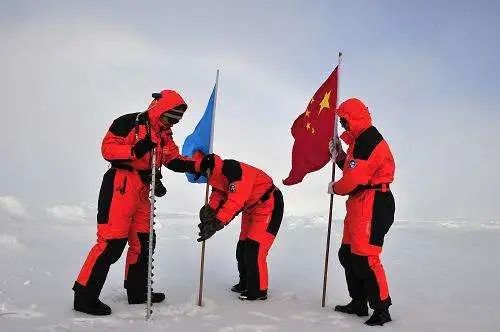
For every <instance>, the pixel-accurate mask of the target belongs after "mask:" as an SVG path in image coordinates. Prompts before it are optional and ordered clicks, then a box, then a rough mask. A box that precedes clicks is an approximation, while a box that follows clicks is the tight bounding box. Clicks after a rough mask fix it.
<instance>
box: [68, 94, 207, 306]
mask: <svg viewBox="0 0 500 332" xmlns="http://www.w3.org/2000/svg"><path fill="white" fill-rule="evenodd" d="M152 96H153V101H152V102H151V104H150V105H149V107H148V109H147V111H146V112H143V113H132V114H126V115H123V116H121V117H119V118H117V119H116V120H114V121H113V123H112V124H111V126H110V128H109V130H108V132H107V133H106V135H105V136H104V139H103V141H102V146H101V152H102V156H103V157H104V159H105V160H107V161H109V162H110V164H111V165H110V168H109V169H108V170H107V172H106V173H105V174H104V177H103V180H102V184H101V190H100V192H99V199H98V208H97V210H98V211H97V243H96V244H95V245H94V246H93V247H92V249H91V250H90V252H89V254H88V256H87V259H86V260H85V263H84V264H83V266H82V268H81V271H80V274H79V275H78V277H77V280H76V282H75V283H74V286H73V290H74V292H75V296H74V309H75V310H77V311H81V312H85V313H88V314H92V315H109V314H111V309H110V307H109V306H107V305H106V304H104V303H102V302H101V301H100V300H99V294H100V293H101V290H102V287H103V285H104V282H105V280H106V276H107V274H108V271H109V268H110V266H111V264H113V263H115V262H116V261H117V260H118V259H119V258H120V256H121V254H122V252H123V250H124V248H125V245H126V244H127V242H128V244H129V247H128V252H127V258H126V267H125V282H124V285H125V288H126V289H127V298H128V302H129V303H130V304H136V303H145V301H146V291H147V279H148V276H147V262H148V257H149V256H148V248H149V230H150V225H149V219H150V211H151V206H150V201H149V186H150V184H151V168H152V167H156V168H157V170H156V175H157V179H156V187H155V195H156V196H158V197H161V196H163V195H165V193H166V189H165V187H164V186H163V184H162V183H161V180H160V179H161V178H162V175H161V172H160V167H161V166H162V165H164V166H166V167H167V168H169V169H170V170H173V171H176V172H191V173H196V172H199V166H200V162H201V157H202V156H200V158H199V159H196V158H193V159H190V158H185V157H182V156H181V155H180V154H179V149H178V147H177V145H176V144H175V142H174V141H173V139H172V130H171V127H172V126H173V125H174V124H176V123H177V122H179V120H180V119H181V118H182V115H183V113H184V112H185V111H186V109H187V106H186V103H185V102H184V100H183V99H182V97H181V96H180V95H179V94H178V93H177V92H175V91H173V90H164V91H162V92H161V93H154V94H153V95H152ZM153 148H156V150H155V151H156V164H155V165H151V155H152V151H153ZM154 239H155V240H156V234H154ZM155 240H154V241H153V247H154V245H155V242H156V241H155ZM164 299H165V294H164V293H153V294H152V302H161V301H163V300H164Z"/></svg>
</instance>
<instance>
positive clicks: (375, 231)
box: [338, 185, 395, 309]
mask: <svg viewBox="0 0 500 332" xmlns="http://www.w3.org/2000/svg"><path fill="white" fill-rule="evenodd" d="M379 187H380V188H374V189H371V188H367V189H360V190H358V191H357V192H356V193H354V194H352V195H350V196H349V198H348V200H347V202H346V207H347V214H346V218H345V221H344V233H343V238H342V245H341V247H340V250H339V253H338V254H339V260H340V263H341V265H342V266H343V267H344V269H345V277H346V281H347V288H348V291H349V295H350V297H351V298H353V299H354V300H358V301H365V302H366V301H367V300H368V302H369V303H370V307H372V308H373V309H384V308H387V307H388V306H389V305H391V298H390V296H389V288H388V285H387V278H386V275H385V271H384V267H383V266H382V263H381V262H380V253H381V252H382V245H383V243H384V236H385V235H386V234H387V232H388V230H389V228H390V227H391V225H392V223H393V222H394V212H395V204H394V197H393V195H392V192H391V191H390V190H389V189H388V187H387V186H386V185H381V186H379Z"/></svg>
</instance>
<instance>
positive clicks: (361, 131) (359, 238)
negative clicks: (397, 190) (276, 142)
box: [328, 98, 395, 325]
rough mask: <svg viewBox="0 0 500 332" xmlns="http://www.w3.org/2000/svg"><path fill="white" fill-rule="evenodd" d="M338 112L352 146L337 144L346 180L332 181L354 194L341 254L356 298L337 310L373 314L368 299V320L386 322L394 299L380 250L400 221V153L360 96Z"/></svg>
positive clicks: (336, 189)
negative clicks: (397, 168) (396, 214)
mask: <svg viewBox="0 0 500 332" xmlns="http://www.w3.org/2000/svg"><path fill="white" fill-rule="evenodd" d="M337 114H338V116H339V118H340V123H341V125H342V127H343V128H344V129H345V132H344V133H343V134H342V135H341V138H342V140H344V142H345V143H346V144H347V145H349V148H348V150H347V153H345V152H344V151H342V146H341V145H340V142H338V144H332V145H331V150H332V153H333V155H334V157H335V159H336V163H337V165H338V166H339V167H340V168H341V169H342V171H343V174H342V178H341V179H340V180H338V181H337V182H335V183H330V184H329V186H328V190H329V192H330V193H335V194H337V195H342V196H349V198H348V199H347V202H346V207H347V214H346V217H345V220H344V234H343V238H342V245H341V247H340V250H339V259H340V263H341V264H342V266H343V267H344V269H345V276H346V281H347V288H348V290H349V295H350V296H351V298H352V301H351V302H350V303H349V304H347V305H338V306H336V307H335V310H336V311H340V312H345V313H349V314H357V315H358V316H367V315H368V307H367V301H368V302H369V304H370V307H371V308H372V309H374V312H373V315H372V316H371V317H370V319H368V320H367V321H366V324H368V325H383V324H384V323H386V322H389V321H391V316H390V314H389V306H390V305H391V304H392V302H391V297H390V296H389V287H388V285H387V278H386V275H385V271H384V268H383V266H382V263H381V262H380V253H381V252H382V245H383V243H384V237H385V235H386V234H387V232H388V231H389V228H390V227H391V225H392V223H393V221H394V211H395V204H394V197H393V195H392V192H391V190H390V188H389V184H390V183H392V181H393V180H394V170H395V164H394V158H393V156H392V153H391V150H390V148H389V145H388V144H387V142H386V141H385V140H384V138H383V137H382V135H381V134H380V133H379V131H378V130H377V129H376V128H375V127H373V126H372V120H371V116H370V113H369V112H368V108H367V107H366V106H365V105H364V104H363V103H362V102H361V101H360V100H359V99H355V98H352V99H348V100H346V101H345V102H343V103H342V104H340V106H339V107H338V109H337Z"/></svg>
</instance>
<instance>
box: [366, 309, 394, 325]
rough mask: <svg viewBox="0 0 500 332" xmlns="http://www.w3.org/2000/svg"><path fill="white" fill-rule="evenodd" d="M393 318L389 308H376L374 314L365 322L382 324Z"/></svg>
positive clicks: (367, 323)
mask: <svg viewBox="0 0 500 332" xmlns="http://www.w3.org/2000/svg"><path fill="white" fill-rule="evenodd" d="M391 320H392V319H391V315H390V314H389V309H375V311H373V315H372V316H371V317H370V318H369V319H368V320H367V321H366V322H365V324H366V325H370V326H375V325H380V326H382V325H384V324H385V323H387V322H390V321H391Z"/></svg>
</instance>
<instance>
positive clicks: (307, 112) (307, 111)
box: [306, 108, 311, 117]
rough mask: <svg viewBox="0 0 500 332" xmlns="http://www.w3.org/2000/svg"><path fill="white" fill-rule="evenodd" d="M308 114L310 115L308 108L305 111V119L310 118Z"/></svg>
mask: <svg viewBox="0 0 500 332" xmlns="http://www.w3.org/2000/svg"><path fill="white" fill-rule="evenodd" d="M310 114H311V111H309V108H308V109H306V117H309V116H310Z"/></svg>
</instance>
